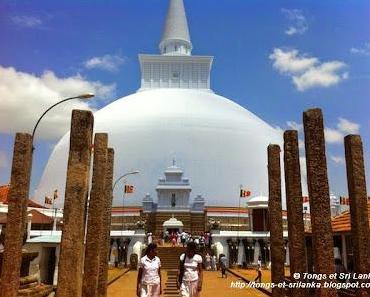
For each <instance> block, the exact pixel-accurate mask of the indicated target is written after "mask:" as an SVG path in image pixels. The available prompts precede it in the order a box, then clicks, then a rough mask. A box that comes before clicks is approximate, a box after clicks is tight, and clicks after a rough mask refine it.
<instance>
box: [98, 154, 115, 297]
mask: <svg viewBox="0 0 370 297" xmlns="http://www.w3.org/2000/svg"><path fill="white" fill-rule="evenodd" d="M113 168H114V149H112V148H108V160H107V171H106V182H105V189H106V190H105V195H104V198H105V200H104V207H103V213H104V216H103V224H102V225H103V229H102V235H103V238H102V239H101V241H100V247H99V248H100V258H99V279H98V296H99V297H106V296H107V282H108V261H109V250H110V229H111V217H112V199H113V192H112V187H113Z"/></svg>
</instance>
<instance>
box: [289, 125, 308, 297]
mask: <svg viewBox="0 0 370 297" xmlns="http://www.w3.org/2000/svg"><path fill="white" fill-rule="evenodd" d="M284 170H285V192H286V204H287V210H288V234H289V258H290V259H289V260H290V275H291V276H292V275H293V274H294V273H303V272H307V265H306V253H305V248H306V245H305V238H304V222H303V211H302V185H301V166H300V164H299V148H298V132H297V131H295V130H289V131H285V133H284ZM292 280H294V279H292ZM307 291H308V290H305V289H293V290H292V293H293V295H294V296H297V297H303V296H308V295H307Z"/></svg>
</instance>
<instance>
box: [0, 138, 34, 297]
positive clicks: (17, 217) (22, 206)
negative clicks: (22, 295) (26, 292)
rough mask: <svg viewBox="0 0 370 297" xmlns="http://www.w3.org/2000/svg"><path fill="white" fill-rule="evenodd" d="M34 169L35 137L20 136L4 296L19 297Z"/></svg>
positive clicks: (11, 193) (14, 168) (11, 190)
mask: <svg viewBox="0 0 370 297" xmlns="http://www.w3.org/2000/svg"><path fill="white" fill-rule="evenodd" d="M31 168H32V136H31V135H30V134H23V133H17V134H16V136H15V142H14V152H13V164H12V172H11V178H10V188H9V194H8V197H9V204H8V216H7V224H6V233H5V242H4V253H3V263H2V271H1V277H0V279H1V284H0V296H1V297H16V296H17V295H18V288H19V277H20V269H21V264H22V245H23V240H24V236H25V231H26V216H27V202H28V198H29V188H30V179H31Z"/></svg>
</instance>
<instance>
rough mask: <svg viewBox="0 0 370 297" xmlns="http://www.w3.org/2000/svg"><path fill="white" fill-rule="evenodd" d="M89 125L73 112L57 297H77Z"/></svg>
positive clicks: (84, 114)
mask: <svg viewBox="0 0 370 297" xmlns="http://www.w3.org/2000/svg"><path fill="white" fill-rule="evenodd" d="M93 125H94V117H93V114H92V113H91V112H90V111H83V110H73V112H72V122H71V132H70V133H71V134H70V148H69V159H68V169H67V182H66V189H65V198H64V215H63V222H64V223H63V233H62V241H61V250H60V257H59V269H58V288H57V297H67V296H68V297H80V296H81V291H82V269H83V255H84V233H85V216H86V202H87V196H88V192H89V173H90V160H91V147H92V134H93Z"/></svg>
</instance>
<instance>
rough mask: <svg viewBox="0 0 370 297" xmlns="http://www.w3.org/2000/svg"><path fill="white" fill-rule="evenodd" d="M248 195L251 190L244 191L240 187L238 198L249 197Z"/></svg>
mask: <svg viewBox="0 0 370 297" xmlns="http://www.w3.org/2000/svg"><path fill="white" fill-rule="evenodd" d="M250 195H251V192H250V191H246V190H243V189H240V198H245V197H249V196H250Z"/></svg>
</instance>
